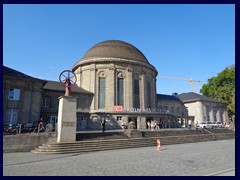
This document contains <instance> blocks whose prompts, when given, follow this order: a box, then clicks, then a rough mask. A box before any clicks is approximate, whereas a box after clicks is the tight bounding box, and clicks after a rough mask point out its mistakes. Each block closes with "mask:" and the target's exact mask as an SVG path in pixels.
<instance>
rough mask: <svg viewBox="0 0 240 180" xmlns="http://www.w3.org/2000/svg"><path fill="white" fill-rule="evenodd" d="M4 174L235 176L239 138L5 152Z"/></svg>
mask: <svg viewBox="0 0 240 180" xmlns="http://www.w3.org/2000/svg"><path fill="white" fill-rule="evenodd" d="M3 175H4V176H29V175H31V176H34V175H36V176H201V175H203V176H213V175H216V176H217V175H227V176H235V139H232V140H221V141H210V142H199V143H188V144H175V145H165V146H161V151H158V150H157V148H156V147H154V146H153V147H143V148H131V149H121V150H109V151H99V152H91V153H75V154H61V155H40V154H33V153H30V152H29V153H28V152H27V153H4V154H3Z"/></svg>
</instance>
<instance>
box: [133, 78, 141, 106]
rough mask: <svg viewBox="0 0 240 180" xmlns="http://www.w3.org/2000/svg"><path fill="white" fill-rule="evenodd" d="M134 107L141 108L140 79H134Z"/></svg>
mask: <svg viewBox="0 0 240 180" xmlns="http://www.w3.org/2000/svg"><path fill="white" fill-rule="evenodd" d="M134 108H140V99H139V80H138V79H134Z"/></svg>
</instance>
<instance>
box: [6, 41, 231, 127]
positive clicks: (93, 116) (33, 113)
mask: <svg viewBox="0 0 240 180" xmlns="http://www.w3.org/2000/svg"><path fill="white" fill-rule="evenodd" d="M72 71H73V73H74V74H75V75H76V77H77V81H76V84H74V85H72V96H74V97H76V98H77V107H76V109H77V114H76V116H77V123H76V124H77V127H76V128H77V130H91V129H94V130H95V129H100V128H101V125H100V122H101V120H102V119H103V118H104V119H105V120H106V122H107V123H106V128H107V129H118V128H121V122H122V121H124V122H125V124H126V125H128V124H129V123H130V122H131V121H132V122H134V124H135V126H136V129H146V128H147V122H148V121H156V122H157V123H158V124H161V127H162V128H177V127H179V122H181V127H186V123H187V120H189V119H191V120H192V122H193V124H194V122H196V121H198V122H202V121H207V120H208V121H221V122H223V123H224V122H226V123H227V122H228V121H227V120H228V117H227V104H226V103H224V102H220V101H217V100H214V99H211V98H208V97H205V96H202V95H200V94H197V93H193V92H191V93H183V94H179V95H178V94H176V93H174V94H172V95H164V94H157V93H156V77H157V75H158V72H157V70H156V69H155V67H154V66H153V65H151V64H150V63H149V61H148V60H147V58H146V57H145V56H144V55H143V53H142V52H141V51H140V50H138V49H137V48H136V47H134V46H133V45H131V44H129V43H126V42H123V41H118V40H109V41H104V42H101V43H99V44H96V45H94V46H93V47H92V48H90V49H89V50H88V51H87V52H86V53H85V54H84V56H83V57H82V58H81V59H80V60H79V61H77V62H76V63H75V64H74V65H73V68H72ZM3 75H4V76H3V77H4V78H3V80H4V106H3V109H4V111H3V112H4V122H3V123H4V124H9V123H13V124H14V123H21V124H24V123H28V122H33V121H36V120H37V119H38V118H39V117H43V120H45V121H47V122H48V123H52V124H53V125H55V123H56V122H57V114H58V97H60V96H62V95H63V94H64V91H65V87H64V86H63V85H62V84H61V83H60V82H57V81H48V80H41V79H37V78H33V77H30V76H28V75H25V74H23V73H21V72H18V71H16V70H13V69H11V68H8V67H4V74H3Z"/></svg>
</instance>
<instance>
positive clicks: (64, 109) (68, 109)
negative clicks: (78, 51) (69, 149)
mask: <svg viewBox="0 0 240 180" xmlns="http://www.w3.org/2000/svg"><path fill="white" fill-rule="evenodd" d="M72 78H73V79H72ZM59 81H60V82H61V83H62V84H63V85H64V86H65V95H64V96H61V97H59V108H58V128H57V142H58V143H60V142H73V141H76V120H77V113H76V112H77V98H75V97H72V96H71V84H75V83H76V81H77V77H76V75H75V74H74V73H73V72H72V71H70V70H65V71H63V72H62V73H61V74H60V76H59Z"/></svg>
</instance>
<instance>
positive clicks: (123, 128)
mask: <svg viewBox="0 0 240 180" xmlns="http://www.w3.org/2000/svg"><path fill="white" fill-rule="evenodd" d="M125 126H126V124H125V121H124V120H122V130H123V131H124V130H125Z"/></svg>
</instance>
